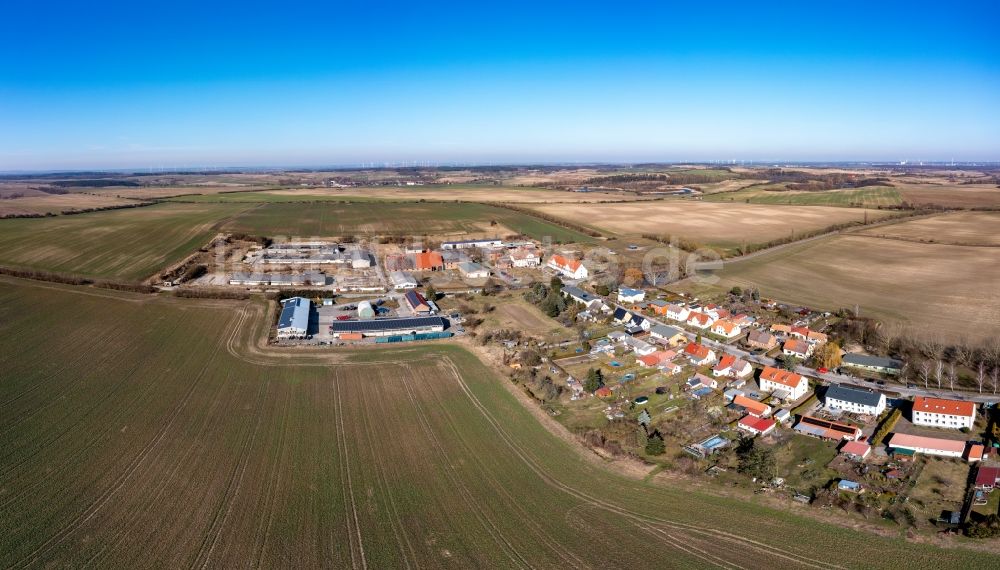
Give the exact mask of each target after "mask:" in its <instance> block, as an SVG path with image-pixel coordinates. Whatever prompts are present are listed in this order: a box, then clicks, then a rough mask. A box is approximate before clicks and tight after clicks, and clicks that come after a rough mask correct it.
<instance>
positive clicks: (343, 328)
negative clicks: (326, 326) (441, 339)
mask: <svg viewBox="0 0 1000 570" xmlns="http://www.w3.org/2000/svg"><path fill="white" fill-rule="evenodd" d="M444 328H445V322H444V319H443V318H441V317H408V318H401V319H374V320H364V321H334V322H333V324H331V325H330V332H331V333H332V334H333V336H334V337H336V338H341V337H342V336H343V335H352V336H353V335H359V334H360V335H362V336H365V337H380V336H395V335H405V334H421V333H429V332H441V331H443V330H444Z"/></svg>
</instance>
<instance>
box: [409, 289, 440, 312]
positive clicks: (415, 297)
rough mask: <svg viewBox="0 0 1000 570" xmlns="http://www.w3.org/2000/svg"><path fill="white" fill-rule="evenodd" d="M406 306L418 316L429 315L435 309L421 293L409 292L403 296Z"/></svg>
mask: <svg viewBox="0 0 1000 570" xmlns="http://www.w3.org/2000/svg"><path fill="white" fill-rule="evenodd" d="M403 299H405V300H406V305H407V306H408V307H409V308H410V310H411V311H413V313H414V314H417V315H429V314H432V313H433V312H434V307H433V305H432V304H431V302H430V301H428V300H427V299H425V298H424V296H423V295H421V294H420V292H419V291H414V290H412V289H411V290H409V291H407V292H406V293H405V294H404V295H403Z"/></svg>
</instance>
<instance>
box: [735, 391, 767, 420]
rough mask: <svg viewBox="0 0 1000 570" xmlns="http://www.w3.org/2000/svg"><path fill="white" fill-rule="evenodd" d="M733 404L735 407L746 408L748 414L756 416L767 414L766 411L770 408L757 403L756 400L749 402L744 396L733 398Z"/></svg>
mask: <svg viewBox="0 0 1000 570" xmlns="http://www.w3.org/2000/svg"><path fill="white" fill-rule="evenodd" d="M733 403H734V404H736V405H737V406H741V407H743V408H746V410H747V411H748V412H750V413H751V414H755V415H758V416H759V415H763V414H765V413H767V411H768V410H769V409H770V408H771V406H768V405H767V404H765V403H763V402H758V401H757V400H751V399H750V398H747V397H746V396H736V397H735V398H733Z"/></svg>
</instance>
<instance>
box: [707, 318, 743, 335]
mask: <svg viewBox="0 0 1000 570" xmlns="http://www.w3.org/2000/svg"><path fill="white" fill-rule="evenodd" d="M711 331H712V333H713V334H717V335H719V336H722V337H726V338H736V337H738V336H740V334H742V333H743V329H741V328H740V327H739V325H737V324H736V323H734V322H732V321H729V320H728V319H719V320H717V321H715V322H714V323H712V328H711Z"/></svg>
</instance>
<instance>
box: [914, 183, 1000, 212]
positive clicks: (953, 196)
mask: <svg viewBox="0 0 1000 570" xmlns="http://www.w3.org/2000/svg"><path fill="white" fill-rule="evenodd" d="M896 186H897V191H898V192H899V195H900V196H901V197H902V198H903V201H905V202H908V203H910V204H915V205H918V206H924V205H935V206H943V207H945V208H1000V188H998V187H997V186H996V185H995V184H896Z"/></svg>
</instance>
